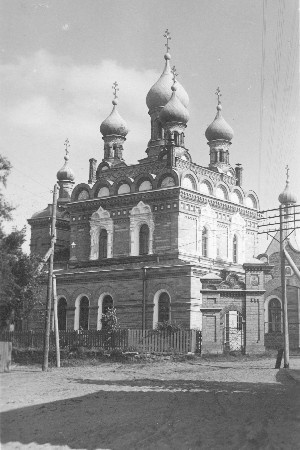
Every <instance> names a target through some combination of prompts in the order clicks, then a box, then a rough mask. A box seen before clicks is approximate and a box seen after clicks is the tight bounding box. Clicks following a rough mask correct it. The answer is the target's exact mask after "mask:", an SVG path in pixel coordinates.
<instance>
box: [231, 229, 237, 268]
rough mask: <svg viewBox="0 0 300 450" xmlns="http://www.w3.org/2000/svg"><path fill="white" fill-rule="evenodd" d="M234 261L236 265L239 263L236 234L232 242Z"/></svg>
mask: <svg viewBox="0 0 300 450" xmlns="http://www.w3.org/2000/svg"><path fill="white" fill-rule="evenodd" d="M232 260H233V262H234V263H235V264H236V263H237V262H238V240H237V236H236V234H235V235H234V236H233V242H232Z"/></svg>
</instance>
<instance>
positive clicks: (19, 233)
mask: <svg viewBox="0 0 300 450" xmlns="http://www.w3.org/2000/svg"><path fill="white" fill-rule="evenodd" d="M10 170H11V164H10V162H9V161H8V160H7V158H5V157H3V156H1V155H0V321H1V328H6V329H9V328H10V325H11V324H13V325H15V324H18V323H20V322H21V321H22V320H24V319H26V318H28V316H29V315H30V313H31V312H32V310H33V309H34V308H35V307H36V306H39V305H42V300H41V298H42V297H41V291H42V277H43V274H42V272H41V270H39V267H40V259H39V258H37V257H35V256H29V255H26V254H25V253H24V252H23V251H22V248H21V247H22V244H23V243H24V241H25V228H24V229H22V230H16V231H12V232H11V233H8V234H7V233H5V232H4V229H3V224H4V221H7V220H11V219H12V216H11V213H12V211H13V210H14V207H13V206H12V205H10V204H9V203H8V202H7V201H6V200H5V197H4V194H3V192H2V189H3V188H5V187H6V182H7V178H8V176H9V173H10Z"/></svg>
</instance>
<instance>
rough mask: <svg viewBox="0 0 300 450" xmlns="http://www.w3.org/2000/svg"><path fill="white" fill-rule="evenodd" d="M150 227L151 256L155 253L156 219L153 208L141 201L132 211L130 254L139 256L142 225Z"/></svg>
mask: <svg viewBox="0 0 300 450" xmlns="http://www.w3.org/2000/svg"><path fill="white" fill-rule="evenodd" d="M144 224H146V225H147V226H148V227H149V255H151V254H152V253H153V234H154V227H155V225H154V219H153V214H152V211H151V207H150V206H149V205H146V204H145V203H144V202H143V201H140V202H139V203H138V204H137V205H136V206H134V207H133V208H132V210H131V211H130V244H131V245H130V254H131V256H137V255H138V254H139V231H140V228H141V226H142V225H144Z"/></svg>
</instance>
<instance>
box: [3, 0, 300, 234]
mask: <svg viewBox="0 0 300 450" xmlns="http://www.w3.org/2000/svg"><path fill="white" fill-rule="evenodd" d="M298 8H299V6H298V1H296V0H272V1H271V0H180V1H179V0H126V1H125V0H124V1H121V0H107V1H106V0H57V1H54V0H53V1H51V0H49V1H47V0H36V1H31V0H23V1H21V0H2V1H1V11H0V13H1V20H2V24H1V47H0V48H1V67H0V70H1V99H2V102H1V103H2V104H1V110H0V127H1V129H0V139H1V153H3V154H4V155H5V156H7V157H8V158H9V160H10V161H11V163H12V165H13V170H12V174H11V176H10V178H9V182H8V188H7V197H8V198H9V200H10V201H11V202H12V203H14V205H16V206H17V209H16V212H15V215H14V219H15V220H14V224H16V225H17V226H18V227H21V226H23V225H25V224H26V219H27V218H29V217H30V216H31V215H32V214H33V213H34V212H36V211H38V210H41V209H43V208H44V207H45V206H46V205H47V204H48V203H50V202H51V199H52V194H51V193H50V190H51V189H53V185H54V183H55V181H56V172H57V171H58V169H60V168H61V166H62V165H63V156H64V141H65V139H66V138H67V137H68V138H69V141H70V145H71V147H70V166H71V167H72V169H73V170H74V172H75V175H76V182H78V183H79V182H87V180H88V168H89V161H88V160H89V158H91V157H94V158H96V159H97V160H98V162H100V161H101V159H102V157H103V141H102V139H101V135H100V133H99V126H100V124H101V122H102V121H103V120H104V119H105V118H106V117H107V116H108V114H109V113H110V111H111V108H112V105H111V100H112V89H111V85H112V83H113V82H114V81H115V80H117V81H118V83H119V87H120V91H119V106H118V108H119V112H120V114H121V115H122V117H123V118H124V119H125V120H126V121H127V123H128V126H129V129H130V132H129V134H128V136H127V141H126V143H125V151H124V157H125V160H126V162H127V163H135V162H137V160H138V159H141V158H143V157H144V156H145V149H146V147H147V142H148V140H149V138H150V120H149V116H148V114H147V112H148V111H147V107H146V103H145V98H146V94H147V92H148V90H149V89H150V87H151V86H152V84H153V83H154V82H155V81H156V80H157V79H158V77H159V76H160V74H161V72H162V70H163V66H164V59H163V55H164V53H165V47H164V44H165V39H164V38H163V34H164V31H165V29H166V28H168V29H169V31H170V33H171V36H172V39H171V41H170V47H171V50H170V53H171V55H172V60H171V64H172V65H173V64H175V65H176V68H177V72H178V73H179V76H178V80H179V81H180V83H181V84H182V85H183V86H184V87H185V89H186V91H187V92H188V94H189V97H190V105H189V111H190V121H189V123H188V127H187V130H186V145H187V147H188V148H189V150H190V153H191V155H192V158H193V161H194V162H196V163H198V164H200V165H203V166H207V165H208V162H209V148H208V146H207V143H206V139H205V136H204V133H205V129H206V127H207V126H208V125H209V124H210V123H211V122H212V120H213V119H214V117H215V113H216V109H215V108H216V96H215V91H216V88H217V87H218V86H220V89H221V92H222V98H221V100H222V105H223V111H222V112H223V116H224V118H225V119H226V121H227V122H228V123H229V124H230V125H231V126H232V128H233V129H234V133H235V135H234V138H233V141H232V146H231V149H230V162H231V164H232V165H233V166H234V165H235V164H236V163H242V164H243V166H244V186H243V187H244V189H245V190H247V189H253V190H255V191H256V192H257V194H258V195H259V197H260V202H261V207H262V208H263V209H265V208H272V207H276V206H277V205H278V200H277V198H278V194H279V193H280V192H281V191H282V190H283V188H284V185H285V166H286V164H289V165H290V168H291V171H290V175H291V186H292V188H293V190H294V191H295V192H296V193H297V194H298V200H299V201H300V146H299V133H298V126H299V9H298Z"/></svg>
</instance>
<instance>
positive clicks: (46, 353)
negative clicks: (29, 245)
mask: <svg viewBox="0 0 300 450" xmlns="http://www.w3.org/2000/svg"><path fill="white" fill-rule="evenodd" d="M56 208H57V185H56V184H55V186H54V189H53V203H52V221H51V231H50V233H51V243H50V250H51V253H50V258H49V272H48V288H47V304H46V317H45V335H44V360H43V367H42V370H43V371H47V370H48V363H49V342H50V319H51V303H52V292H53V261H54V245H55V241H56V227H55V225H56Z"/></svg>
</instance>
